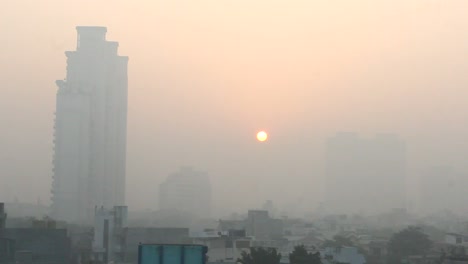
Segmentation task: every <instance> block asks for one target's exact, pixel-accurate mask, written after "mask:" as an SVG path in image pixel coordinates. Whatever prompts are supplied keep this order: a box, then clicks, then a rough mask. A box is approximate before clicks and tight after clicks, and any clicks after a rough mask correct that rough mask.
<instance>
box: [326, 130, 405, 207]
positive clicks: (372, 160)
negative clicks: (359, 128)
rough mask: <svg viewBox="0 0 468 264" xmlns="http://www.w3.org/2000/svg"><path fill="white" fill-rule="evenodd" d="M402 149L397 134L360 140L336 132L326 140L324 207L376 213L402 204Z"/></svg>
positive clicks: (403, 181) (403, 155)
mask: <svg viewBox="0 0 468 264" xmlns="http://www.w3.org/2000/svg"><path fill="white" fill-rule="evenodd" d="M405 153H406V150H405V143H404V142H403V141H402V140H400V139H399V138H398V137H397V136H395V135H391V134H380V135H377V136H376V137H375V138H373V139H363V138H360V137H359V136H358V135H357V134H354V133H339V134H337V135H336V136H335V137H333V138H331V139H330V140H329V141H328V145H327V164H326V181H327V183H326V194H325V206H326V207H327V210H329V211H332V212H338V213H358V212H363V213H376V212H384V211H389V210H391V209H394V208H405V207H406V198H405V197H406V188H405V186H406V154H405Z"/></svg>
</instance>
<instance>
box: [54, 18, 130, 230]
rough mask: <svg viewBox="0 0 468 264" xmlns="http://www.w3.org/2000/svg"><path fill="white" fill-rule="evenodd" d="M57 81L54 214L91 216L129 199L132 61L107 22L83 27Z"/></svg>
mask: <svg viewBox="0 0 468 264" xmlns="http://www.w3.org/2000/svg"><path fill="white" fill-rule="evenodd" d="M76 30H77V32H78V41H77V48H76V51H67V52H65V54H66V56H67V75H66V78H65V79H64V80H59V81H57V85H58V91H57V106H56V114H55V115H56V116H55V126H54V128H55V134H54V145H55V146H54V152H55V153H54V159H53V165H54V167H53V175H54V176H53V184H52V214H53V216H54V217H55V218H57V219H59V220H66V221H72V222H83V221H90V220H91V219H92V218H93V215H94V208H95V207H96V206H98V207H101V206H104V207H105V208H112V207H113V206H116V205H123V204H124V203H125V163H126V138H127V62H128V57H125V56H119V55H118V54H117V49H118V46H119V44H118V42H113V41H107V40H106V32H107V29H106V28H105V27H77V28H76Z"/></svg>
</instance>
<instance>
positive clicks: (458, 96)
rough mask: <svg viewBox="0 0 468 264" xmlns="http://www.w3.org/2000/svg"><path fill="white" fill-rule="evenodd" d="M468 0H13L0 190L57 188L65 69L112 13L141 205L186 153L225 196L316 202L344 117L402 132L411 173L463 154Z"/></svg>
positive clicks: (30, 192) (152, 200)
mask: <svg viewBox="0 0 468 264" xmlns="http://www.w3.org/2000/svg"><path fill="white" fill-rule="evenodd" d="M467 10H468V1H466V0H352V1H349V0H287V1H286V0H281V1H280V0H196V1H195V0H146V1H143V0H140V1H138V0H134V1H129V0H99V1H96V0H80V1H78V0H41V1H37V0H15V1H3V2H2V8H1V9H0V36H1V40H0V91H1V96H0V124H1V129H0V147H1V148H0V177H1V178H0V180H1V181H0V200H8V199H12V198H13V197H14V196H17V197H18V198H19V200H20V201H36V199H37V197H40V198H41V200H42V201H43V202H44V203H48V202H49V196H50V184H51V174H52V173H51V163H52V161H51V158H52V132H53V112H54V110H55V93H56V90H57V88H56V86H55V83H54V82H55V80H56V79H62V78H64V77H65V66H66V58H65V55H64V51H66V50H74V49H75V48H76V31H75V26H77V25H96V26H106V27H108V35H107V36H108V39H109V40H115V41H118V42H119V43H120V48H119V53H120V54H121V55H126V56H129V57H130V61H129V113H128V154H127V161H128V170H127V200H128V205H129V206H130V207H131V209H142V208H156V207H157V189H158V185H159V183H160V182H161V181H162V180H163V179H164V178H165V177H166V176H167V174H168V173H169V172H172V171H175V170H177V168H178V167H179V166H181V165H193V166H195V167H197V168H199V169H202V170H207V171H209V172H210V174H211V179H212V182H213V187H214V189H215V190H214V195H215V205H216V206H217V207H218V209H219V207H221V206H226V208H227V209H225V210H223V211H231V210H240V209H244V208H246V207H253V206H259V205H260V204H261V203H262V202H263V200H265V199H268V198H272V199H273V200H275V201H278V203H279V204H280V205H282V206H285V205H291V204H300V207H302V208H304V207H310V208H312V209H313V208H314V207H315V206H316V205H317V202H318V199H319V198H320V196H321V194H320V192H321V191H322V186H323V177H324V176H323V148H324V142H325V139H326V138H327V137H329V136H331V135H333V134H334V133H335V132H337V131H356V132H359V133H362V134H364V135H372V134H374V133H377V132H395V133H398V134H399V135H401V137H403V138H405V139H406V141H407V142H408V147H409V164H410V170H411V172H412V173H413V174H414V175H416V174H417V171H419V170H420V169H422V168H424V167H426V166H430V165H435V164H449V165H450V164H451V165H453V166H455V167H461V168H463V166H464V163H466V162H465V157H466V156H467V155H468V141H467V140H466V136H467V135H468V105H467V104H466V98H467V97H468V89H467V87H468V74H467V73H468V34H467V32H468V20H467V19H466V11H467ZM260 129H265V130H267V131H268V132H269V134H270V140H269V141H268V142H267V143H266V144H265V143H263V144H260V143H258V142H256V141H255V133H256V131H258V130H260ZM414 175H413V176H412V177H414ZM265 182H266V183H268V184H269V185H268V186H260V185H261V184H262V183H265ZM280 199H281V201H279V200H280Z"/></svg>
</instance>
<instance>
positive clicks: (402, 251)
mask: <svg viewBox="0 0 468 264" xmlns="http://www.w3.org/2000/svg"><path fill="white" fill-rule="evenodd" d="M431 248H432V241H431V240H430V239H429V237H428V236H427V235H426V234H425V233H423V232H422V231H421V229H420V228H419V227H415V226H409V227H407V228H405V229H403V230H401V231H400V232H398V233H395V234H393V236H392V238H391V239H390V242H389V244H388V253H389V257H390V258H389V263H390V264H392V263H400V262H401V260H402V259H404V258H406V257H408V256H411V255H425V254H426V253H428V252H429V250H430V249H431Z"/></svg>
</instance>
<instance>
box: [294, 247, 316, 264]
mask: <svg viewBox="0 0 468 264" xmlns="http://www.w3.org/2000/svg"><path fill="white" fill-rule="evenodd" d="M289 263H291V264H322V260H321V259H320V252H317V253H309V252H307V250H306V248H305V247H304V246H303V245H302V246H297V247H294V250H293V252H292V253H291V254H289Z"/></svg>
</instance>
